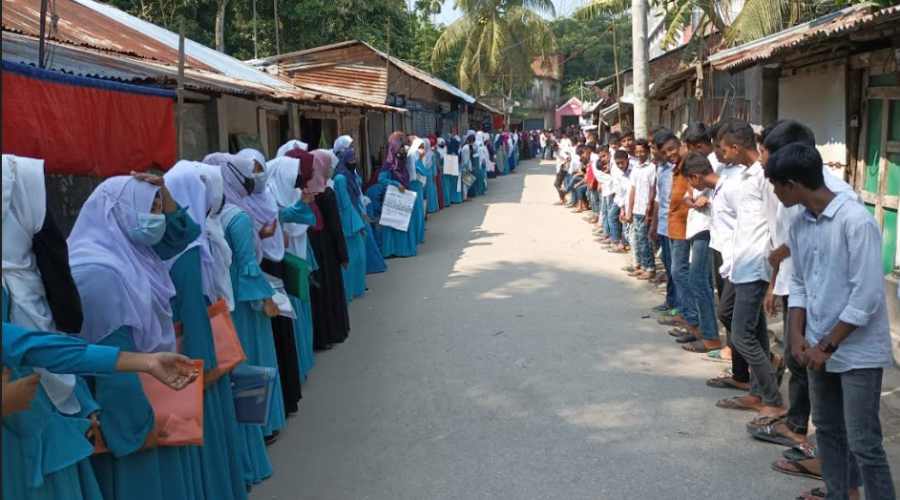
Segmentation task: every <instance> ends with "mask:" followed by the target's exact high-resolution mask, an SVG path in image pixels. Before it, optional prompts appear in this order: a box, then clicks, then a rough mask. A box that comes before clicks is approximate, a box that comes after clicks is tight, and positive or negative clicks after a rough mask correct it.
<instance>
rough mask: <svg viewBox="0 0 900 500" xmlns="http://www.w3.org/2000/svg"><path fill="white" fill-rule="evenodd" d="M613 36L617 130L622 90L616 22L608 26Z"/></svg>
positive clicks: (620, 111) (620, 115)
mask: <svg viewBox="0 0 900 500" xmlns="http://www.w3.org/2000/svg"><path fill="white" fill-rule="evenodd" d="M610 29H611V30H612V35H613V71H615V72H616V102H617V103H618V104H619V106H618V107H617V109H616V111H617V112H618V114H619V128H620V129H621V128H622V103H621V102H619V99H620V98H621V97H622V89H621V87H620V83H619V44H618V43H617V42H616V22H615V21H613V23H612V26H610ZM554 123H555V122H554ZM610 128H612V127H610Z"/></svg>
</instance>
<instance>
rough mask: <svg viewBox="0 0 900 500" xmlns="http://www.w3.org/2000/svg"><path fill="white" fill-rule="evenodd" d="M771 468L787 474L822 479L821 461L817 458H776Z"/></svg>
mask: <svg viewBox="0 0 900 500" xmlns="http://www.w3.org/2000/svg"><path fill="white" fill-rule="evenodd" d="M772 470H774V471H775V472H780V473H782V474H787V475H789V476H797V477H808V478H810V479H818V480H820V481H821V480H822V463H821V462H820V461H819V459H817V458H807V459H806V460H796V461H791V460H785V459H780V460H776V461H775V462H773V463H772Z"/></svg>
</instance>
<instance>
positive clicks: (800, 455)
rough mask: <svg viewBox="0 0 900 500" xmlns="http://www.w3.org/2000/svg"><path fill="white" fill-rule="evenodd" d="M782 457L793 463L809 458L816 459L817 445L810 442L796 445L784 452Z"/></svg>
mask: <svg viewBox="0 0 900 500" xmlns="http://www.w3.org/2000/svg"><path fill="white" fill-rule="evenodd" d="M781 455H782V456H783V457H784V458H786V459H788V460H790V461H793V462H796V461H798V460H806V459H808V458H816V445H814V444H813V443H811V442H809V441H807V442H805V443H802V444H795V445H793V446H791V447H790V448H788V449H787V450H784V451H783V452H782V453H781Z"/></svg>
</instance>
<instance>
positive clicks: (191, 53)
mask: <svg viewBox="0 0 900 500" xmlns="http://www.w3.org/2000/svg"><path fill="white" fill-rule="evenodd" d="M56 1H57V3H60V1H61V0H56ZM74 1H75V2H77V3H79V4H81V5H83V6H85V7H87V8H89V9H91V10H93V11H94V12H96V13H98V14H101V15H103V16H105V17H106V18H108V19H112V20H114V21H116V22H117V23H119V24H122V25H124V26H127V27H129V28H131V29H133V30H135V31H137V32H139V33H141V34H144V35H146V36H147V37H149V38H151V39H153V40H156V41H158V42H160V43H163V44H165V45H166V46H168V47H169V48H171V49H174V51H175V57H176V59H175V62H176V63H177V57H178V38H179V37H178V33H173V32H171V31H169V30H167V29H165V28H163V27H161V26H157V25H155V24H153V23H149V22H147V21H144V20H143V19H140V18H137V17H135V16H132V15H131V14H128V13H127V12H124V11H121V10H119V9H117V8H115V7H113V6H111V5H107V4H102V3H99V2H94V1H93V0H74ZM184 52H185V55H186V56H187V57H190V58H192V59H195V60H198V61H200V62H201V63H202V64H204V65H205V66H208V67H210V68H213V69H215V70H216V71H218V72H220V73H222V74H223V75H227V76H230V77H232V78H239V79H241V80H246V81H248V82H253V83H260V84H263V85H268V86H270V87H273V88H276V89H282V90H289V89H290V88H291V85H290V84H288V83H285V82H283V81H281V80H279V79H277V78H273V77H272V76H269V75H267V74H265V73H263V72H262V71H259V70H258V69H256V68H253V67H252V66H250V65H248V64H245V63H243V62H242V61H240V60H238V59H235V58H234V57H231V56H229V55H228V54H223V53H222V52H219V51H217V50H213V49H211V48H209V47H207V46H205V45H203V44H200V43H197V42H195V41H193V40H190V39H186V40H185V44H184Z"/></svg>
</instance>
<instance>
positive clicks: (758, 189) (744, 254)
mask: <svg viewBox="0 0 900 500" xmlns="http://www.w3.org/2000/svg"><path fill="white" fill-rule="evenodd" d="M741 168H742V169H743V170H742V171H741V172H740V174H739V182H740V185H739V188H738V193H737V195H738V199H737V202H738V204H737V219H736V222H735V227H734V234H733V235H732V241H733V246H732V248H733V262H732V268H731V282H732V283H734V284H742V283H753V282H755V281H766V282H768V281H769V280H771V279H772V268H771V266H769V259H768V257H769V252H770V251H771V250H772V237H771V234H772V232H773V229H774V227H770V221H774V220H775V212H776V210H778V203H779V202H778V198H776V197H775V192H774V190H773V188H772V185H771V184H770V183H769V181H768V179H766V176H765V173H764V172H763V167H762V165H761V164H760V163H759V162H758V161H757V162H754V163H753V165H750V166H749V167H741ZM772 226H774V225H772Z"/></svg>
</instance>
